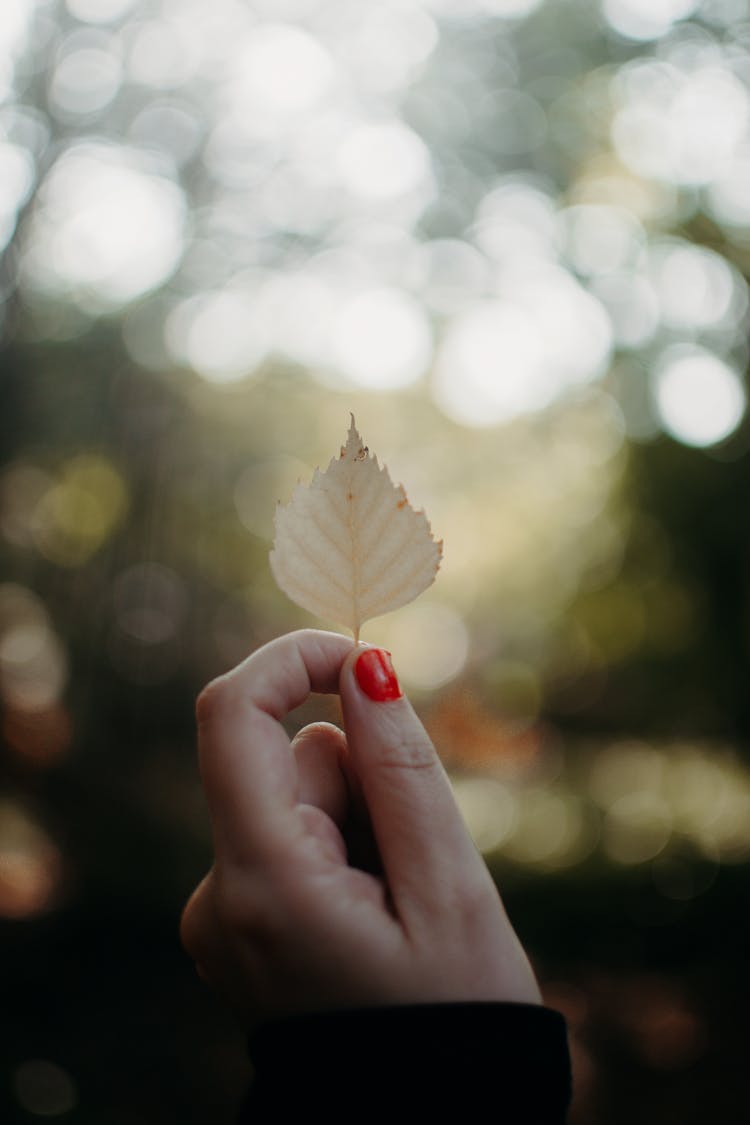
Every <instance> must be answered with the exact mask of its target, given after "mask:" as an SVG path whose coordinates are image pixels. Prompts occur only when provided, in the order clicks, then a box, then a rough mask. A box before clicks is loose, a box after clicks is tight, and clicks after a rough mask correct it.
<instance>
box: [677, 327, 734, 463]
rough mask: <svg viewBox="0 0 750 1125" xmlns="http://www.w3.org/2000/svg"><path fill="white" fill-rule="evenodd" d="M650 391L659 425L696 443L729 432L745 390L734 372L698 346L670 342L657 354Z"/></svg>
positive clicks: (717, 439) (720, 438) (716, 439)
mask: <svg viewBox="0 0 750 1125" xmlns="http://www.w3.org/2000/svg"><path fill="white" fill-rule="evenodd" d="M655 396H656V403H657V407H658V409H659V414H660V416H661V419H662V424H663V425H664V427H665V429H666V430H667V431H668V432H669V433H670V434H672V435H673V436H674V437H676V438H677V440H678V441H681V442H683V443H684V444H685V445H693V446H697V447H699V448H703V447H706V446H710V445H715V444H716V443H717V442H720V441H723V440H724V439H725V438H727V437H729V435H730V434H732V433H733V432H734V430H735V429H736V428H737V426H738V425H739V424H740V421H741V420H742V417H743V415H744V413H745V406H746V395H745V390H744V387H743V385H742V383H741V382H740V380H739V378H738V376H737V373H736V372H735V371H734V370H733V369H732V368H731V367H729V366H728V365H727V364H726V363H724V362H723V360H720V359H719V358H718V356H715V355H712V354H711V353H710V352H706V351H703V350H701V349H698V348H683V347H679V346H676V347H674V348H670V349H668V350H667V351H666V352H665V353H664V354H663V355H662V357H661V360H660V363H659V365H658V367H657V368H656V371H655Z"/></svg>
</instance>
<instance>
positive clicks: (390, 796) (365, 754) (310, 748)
mask: <svg viewBox="0 0 750 1125" xmlns="http://www.w3.org/2000/svg"><path fill="white" fill-rule="evenodd" d="M337 691H338V693H339V694H340V696H341V702H342V707H343V713H344V727H345V733H343V732H342V731H340V730H338V729H337V728H336V727H334V726H331V725H330V724H325V723H313V724H311V725H310V726H307V727H305V728H304V729H303V730H301V731H300V732H299V734H298V735H297V736H296V738H295V739H294V740H293V742H291V743H290V742H289V739H288V738H287V736H286V733H285V732H284V729H283V727H282V726H281V720H282V719H283V718H284V716H285V715H286V714H287V712H289V711H291V710H292V709H293V708H294V707H297V706H299V704H301V703H303V702H304V701H305V699H306V698H307V696H308V694H309V693H310V692H329V693H330V692H337ZM197 716H198V743H199V752H200V763H201V771H202V776H203V783H204V786H205V789H206V794H207V798H208V803H209V808H210V812H211V818H212V823H213V834H214V848H215V863H214V866H213V868H212V870H211V871H210V873H209V874H208V875H207V876H206V878H205V879H204V880H203V882H202V883H200V885H199V886H198V887H197V889H196V890H195V892H194V893H193V895H192V897H191V899H190V901H189V902H188V904H187V906H186V908H185V912H184V915H183V919H182V929H181V933H182V940H183V943H184V945H185V947H186V949H187V950H188V952H189V953H190V955H191V956H192V957H193V958H194V959H195V961H196V962H197V964H198V968H199V971H200V973H201V975H202V976H203V977H205V979H207V980H208V981H209V982H210V983H211V984H212V985H214V986H215V987H216V988H218V989H219V990H220V991H221V992H222V993H223V994H224V995H225V997H226V998H227V1000H228V1001H229V1002H230V1004H231V1005H232V1006H233V1007H234V1008H236V1009H237V1010H238V1011H239V1012H240V1014H241V1016H242V1018H243V1019H244V1021H245V1023H246V1024H250V1023H257V1022H258V1021H259V1020H263V1019H268V1018H274V1017H280V1016H284V1015H289V1014H294V1013H300V1012H310V1011H324V1010H331V1009H336V1008H351V1007H372V1006H380V1005H386V1004H415V1003H428V1002H441V1001H467V1000H469V1001H471V1000H495V1001H497V1000H510V1001H522V1002H526V1003H538V1002H539V1000H540V997H539V990H538V987H537V984H536V981H535V980H534V976H533V973H532V971H531V968H530V966H529V963H528V961H527V959H526V956H525V954H524V952H523V950H522V948H521V946H520V943H519V941H518V939H517V937H516V935H515V933H514V931H513V929H512V927H511V925H510V922H509V921H508V918H507V916H506V914H505V911H504V909H503V906H502V903H501V901H500V898H499V896H498V893H497V890H496V888H495V886H494V884H493V882H492V880H491V878H490V876H489V873H488V871H487V869H486V867H485V865H484V863H483V861H482V859H481V857H480V856H479V855H478V853H477V851H476V849H475V847H474V845H473V843H472V841H471V838H470V836H469V834H468V831H467V829H466V827H465V825H464V822H463V820H462V818H461V814H460V813H459V811H458V808H457V806H456V802H455V800H454V797H453V793H452V791H451V787H450V784H449V782H448V779H447V777H446V774H445V772H444V770H443V768H442V765H441V764H440V760H439V758H438V756H437V754H436V752H435V749H434V747H433V745H432V743H431V742H430V739H429V738H428V736H427V734H426V732H425V730H424V728H423V727H422V724H421V723H420V722H419V720H418V718H417V717H416V715H415V713H414V711H413V710H412V708H411V705H410V704H409V702H408V701H407V700H406V699H405V698H404V697H403V696H402V694H401V691H400V688H399V687H398V682H397V680H396V678H395V675H394V674H393V671H392V668H391V665H390V661H389V659H388V656H387V654H386V653H384V652H383V651H382V650H380V649H374V648H367V647H363V646H359V647H356V648H355V647H354V646H353V645H352V642H351V641H349V640H348V639H346V638H345V637H342V636H339V635H338V634H334V633H324V632H316V631H312V630H305V631H302V632H298V633H291V634H289V635H288V636H284V637H280V638H279V639H278V640H276V641H273V642H271V643H270V644H268V645H266V646H265V647H264V648H261V649H260V650H258V651H257V652H255V653H254V654H253V655H252V656H250V657H249V658H248V659H247V660H246V661H245V662H244V663H243V664H241V665H239V667H237V668H235V669H234V670H233V671H231V672H229V673H228V674H227V675H225V676H222V677H220V678H219V679H217V680H214V681H213V682H212V683H211V684H209V685H208V687H207V688H206V689H205V690H204V691H203V693H202V694H201V696H200V697H199V699H198V705H197ZM368 856H369V858H368Z"/></svg>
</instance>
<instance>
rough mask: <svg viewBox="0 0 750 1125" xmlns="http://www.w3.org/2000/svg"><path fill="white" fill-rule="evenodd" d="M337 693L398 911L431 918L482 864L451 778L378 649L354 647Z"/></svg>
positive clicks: (346, 662) (356, 768)
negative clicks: (460, 808) (457, 802)
mask: <svg viewBox="0 0 750 1125" xmlns="http://www.w3.org/2000/svg"><path fill="white" fill-rule="evenodd" d="M339 692H340V695H341V703H342V708H343V713H344V725H345V727H346V736H347V741H348V744H349V753H350V758H351V764H352V766H353V768H354V771H355V773H356V774H357V777H358V779H359V783H360V785H361V787H362V793H363V796H364V799H365V803H366V805H367V808H368V812H369V814H370V819H371V821H372V827H373V832H374V834H375V839H376V842H377V845H378V850H379V852H380V858H381V860H382V862H383V868H384V871H385V874H386V878H387V881H388V885H389V888H390V891H391V894H392V896H393V901H394V905H395V907H396V911H397V913H398V914H399V916H400V917H402V918H405V916H406V915H408V914H409V913H412V914H413V913H415V912H418V913H419V914H421V915H424V914H429V915H433V916H434V914H435V911H436V910H440V909H442V907H444V906H445V905H446V904H447V903H449V902H455V900H456V893H457V891H458V890H459V889H460V888H461V887H462V886H464V885H465V883H466V880H467V877H468V876H470V875H471V874H472V873H474V872H475V869H476V866H477V864H481V860H480V859H479V856H478V853H477V851H476V849H475V847H474V844H473V842H472V840H471V837H470V836H469V833H468V831H467V829H466V826H465V824H464V822H463V819H462V817H461V814H460V812H459V810H458V806H457V804H456V801H455V798H454V796H453V791H452V789H451V786H450V782H449V780H448V777H447V775H446V773H445V770H444V769H443V766H442V764H441V762H440V759H439V757H438V755H437V752H436V750H435V747H434V746H433V744H432V742H431V740H430V738H429V736H428V734H427V732H426V731H425V729H424V727H423V726H422V724H421V722H420V721H419V719H418V718H417V716H416V714H415V712H414V710H413V708H412V706H411V704H410V703H409V701H408V699H406V697H405V696H404V695H403V693H402V691H401V688H400V686H399V683H398V679H397V677H396V673H395V671H394V668H393V664H392V662H391V659H390V653H387V652H385V650H383V649H378V648H370V647H362V646H359V647H357V648H356V649H354V650H353V652H352V653H350V654H349V656H348V657H347V659H346V661H345V663H344V665H343V666H342V669H341V676H340V681H339Z"/></svg>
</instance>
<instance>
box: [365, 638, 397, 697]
mask: <svg viewBox="0 0 750 1125" xmlns="http://www.w3.org/2000/svg"><path fill="white" fill-rule="evenodd" d="M354 673H355V675H356V677H357V683H358V684H359V686H360V687H361V688H362V691H363V692H364V693H365V695H366V696H368V697H369V698H370V699H372V700H374V702H375V703H386V702H388V700H390V699H400V698H401V696H402V695H403V692H402V691H401V686H400V684H399V682H398V678H397V676H396V673H395V672H394V670H393V665H392V664H391V654H390V653H389V652H386V651H385V649H383V648H366V649H365V650H364V652H363V653H361V654H360V655H359V656H358V657H357V662H356V664H355V665H354Z"/></svg>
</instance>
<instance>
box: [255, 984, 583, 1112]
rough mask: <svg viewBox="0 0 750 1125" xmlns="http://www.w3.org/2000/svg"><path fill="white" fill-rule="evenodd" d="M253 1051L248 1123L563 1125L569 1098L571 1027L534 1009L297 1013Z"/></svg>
mask: <svg viewBox="0 0 750 1125" xmlns="http://www.w3.org/2000/svg"><path fill="white" fill-rule="evenodd" d="M249 1048H250V1057H251V1059H252V1062H253V1065H254V1068H255V1078H254V1080H253V1083H252V1085H251V1087H250V1091H249V1093H248V1096H247V1099H246V1101H245V1104H244V1106H243V1109H242V1113H241V1117H240V1122H241V1125H262V1123H265V1122H271V1121H274V1122H278V1121H284V1120H287V1117H286V1115H287V1114H290V1115H291V1114H297V1113H301V1112H304V1113H306V1114H308V1115H311V1116H312V1119H313V1120H314V1119H315V1117H316V1116H317V1115H318V1113H320V1114H321V1115H322V1120H324V1121H325V1122H326V1123H327V1125H330V1123H338V1122H344V1121H346V1122H349V1121H356V1120H358V1119H360V1120H365V1121H367V1120H373V1119H374V1117H375V1116H377V1115H379V1114H388V1116H389V1117H390V1118H391V1119H393V1120H395V1121H399V1120H401V1119H402V1118H401V1114H402V1113H403V1114H404V1115H405V1114H406V1113H414V1114H419V1118H418V1119H419V1120H425V1121H429V1120H430V1119H431V1118H430V1117H428V1115H432V1114H434V1115H435V1118H434V1120H437V1121H440V1120H444V1119H445V1114H446V1113H451V1114H453V1113H461V1114H462V1115H464V1116H465V1115H467V1114H469V1113H471V1111H472V1110H480V1109H481V1111H482V1113H483V1115H484V1117H485V1119H486V1120H488V1121H490V1122H497V1123H498V1125H521V1122H523V1125H562V1123H563V1122H564V1121H565V1118H566V1112H567V1108H568V1103H569V1101H570V1091H571V1072H570V1057H569V1054H568V1043H567V1034H566V1028H565V1021H564V1020H563V1017H562V1016H561V1015H560V1014H559V1012H555V1011H552V1010H551V1009H549V1008H542V1007H538V1006H536V1005H532V1004H499V1003H471V1004H423V1005H415V1006H413V1007H403V1008H368V1009H357V1010H354V1011H342V1012H326V1013H322V1014H319V1015H308V1016H299V1017H295V1018H294V1019H289V1020H284V1021H283V1022H278V1023H273V1024H266V1025H265V1026H264V1027H263V1028H262V1029H261V1030H260V1031H257V1032H255V1033H254V1034H253V1035H251V1037H250V1040H249ZM290 1119H291V1118H290ZM403 1119H404V1120H406V1117H405V1116H404V1118H403ZM462 1119H463V1117H459V1118H458V1120H462ZM303 1120H305V1118H303Z"/></svg>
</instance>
